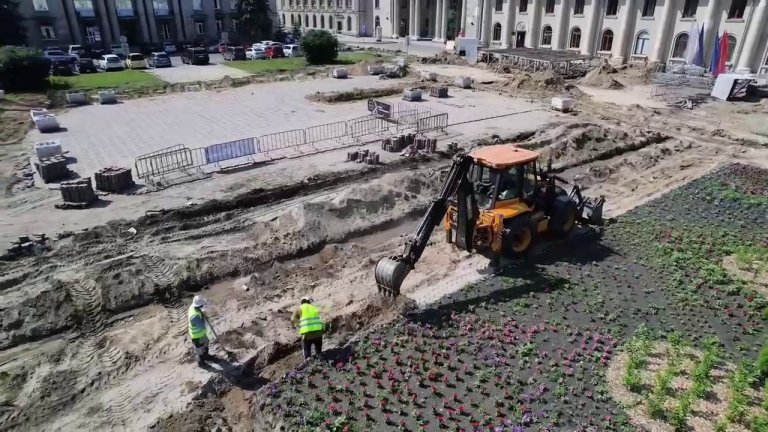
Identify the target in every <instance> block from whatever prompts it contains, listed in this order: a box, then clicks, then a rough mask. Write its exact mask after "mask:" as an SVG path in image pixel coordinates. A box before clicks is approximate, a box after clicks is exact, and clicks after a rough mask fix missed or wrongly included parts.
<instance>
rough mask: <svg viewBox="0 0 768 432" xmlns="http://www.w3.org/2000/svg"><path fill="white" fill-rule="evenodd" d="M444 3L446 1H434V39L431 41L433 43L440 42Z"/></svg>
mask: <svg viewBox="0 0 768 432" xmlns="http://www.w3.org/2000/svg"><path fill="white" fill-rule="evenodd" d="M446 2H447V0H435V34H434V39H432V40H433V41H435V42H441V39H440V37H441V36H440V33H441V29H442V28H443V3H446Z"/></svg>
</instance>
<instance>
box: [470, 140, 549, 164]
mask: <svg viewBox="0 0 768 432" xmlns="http://www.w3.org/2000/svg"><path fill="white" fill-rule="evenodd" d="M469 156H470V157H471V158H472V159H474V160H475V162H476V163H478V164H480V165H483V166H488V167H491V168H495V169H504V168H509V167H512V166H515V165H520V164H523V163H526V162H530V161H533V160H536V159H538V158H539V153H537V152H535V151H531V150H526V149H524V148H520V147H518V146H516V145H514V144H499V145H492V146H484V147H479V148H476V149H474V150H472V151H471V152H470V153H469Z"/></svg>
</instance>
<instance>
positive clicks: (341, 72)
mask: <svg viewBox="0 0 768 432" xmlns="http://www.w3.org/2000/svg"><path fill="white" fill-rule="evenodd" d="M348 76H349V71H347V70H346V69H345V68H336V69H334V70H333V77H334V78H339V79H344V78H346V77H348Z"/></svg>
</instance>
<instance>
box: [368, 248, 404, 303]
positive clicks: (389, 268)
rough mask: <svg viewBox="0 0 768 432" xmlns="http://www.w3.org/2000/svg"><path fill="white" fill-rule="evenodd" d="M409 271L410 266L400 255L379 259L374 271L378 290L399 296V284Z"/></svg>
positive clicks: (385, 293)
mask: <svg viewBox="0 0 768 432" xmlns="http://www.w3.org/2000/svg"><path fill="white" fill-rule="evenodd" d="M410 272H411V266H410V264H408V263H407V262H406V261H405V259H404V258H403V257H402V256H393V257H384V258H382V259H380V260H379V262H377V263H376V270H375V271H374V275H375V277H376V286H378V287H379V292H380V293H382V294H384V295H390V296H395V297H397V296H399V295H400V285H402V284H403V280H404V279H405V277H406V276H408V273H410Z"/></svg>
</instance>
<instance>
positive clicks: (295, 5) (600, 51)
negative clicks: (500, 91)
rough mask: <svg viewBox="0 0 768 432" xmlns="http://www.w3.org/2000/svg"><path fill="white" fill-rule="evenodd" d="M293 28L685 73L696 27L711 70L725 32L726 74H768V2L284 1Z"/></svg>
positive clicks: (282, 11)
mask: <svg viewBox="0 0 768 432" xmlns="http://www.w3.org/2000/svg"><path fill="white" fill-rule="evenodd" d="M277 8H278V14H279V15H280V19H281V20H282V21H283V23H284V25H285V26H286V27H287V28H289V27H293V26H294V25H298V26H299V27H301V28H302V29H304V30H307V29H313V28H323V29H326V30H330V31H333V32H337V33H343V34H350V35H358V36H367V35H371V34H373V31H374V30H373V29H375V28H376V27H377V26H381V28H382V33H383V35H384V37H393V38H397V37H403V36H410V37H411V38H419V39H423V38H428V39H433V40H436V41H444V40H446V39H453V38H454V37H455V36H456V35H459V34H462V32H463V34H464V35H465V36H467V37H475V38H477V39H479V40H480V41H481V43H482V44H483V45H484V46H488V47H499V48H508V47H528V48H550V49H554V50H571V51H577V52H580V53H583V54H589V55H597V56H601V57H605V58H608V59H609V60H610V61H611V62H613V63H625V62H646V61H647V62H660V63H669V64H682V63H685V57H686V48H687V46H688V38H692V37H694V38H697V37H698V35H697V34H693V35H692V34H689V33H691V27H692V24H694V25H698V26H701V27H703V29H704V30H703V34H704V37H703V40H704V59H705V62H706V63H707V64H708V63H709V59H710V57H711V55H712V51H713V49H714V40H715V37H716V36H722V35H723V33H724V32H727V34H728V36H727V39H728V47H729V50H728V51H729V52H728V57H729V58H728V63H727V64H728V67H729V68H730V69H731V70H735V71H739V72H762V73H768V0H279V3H278V5H277Z"/></svg>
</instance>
